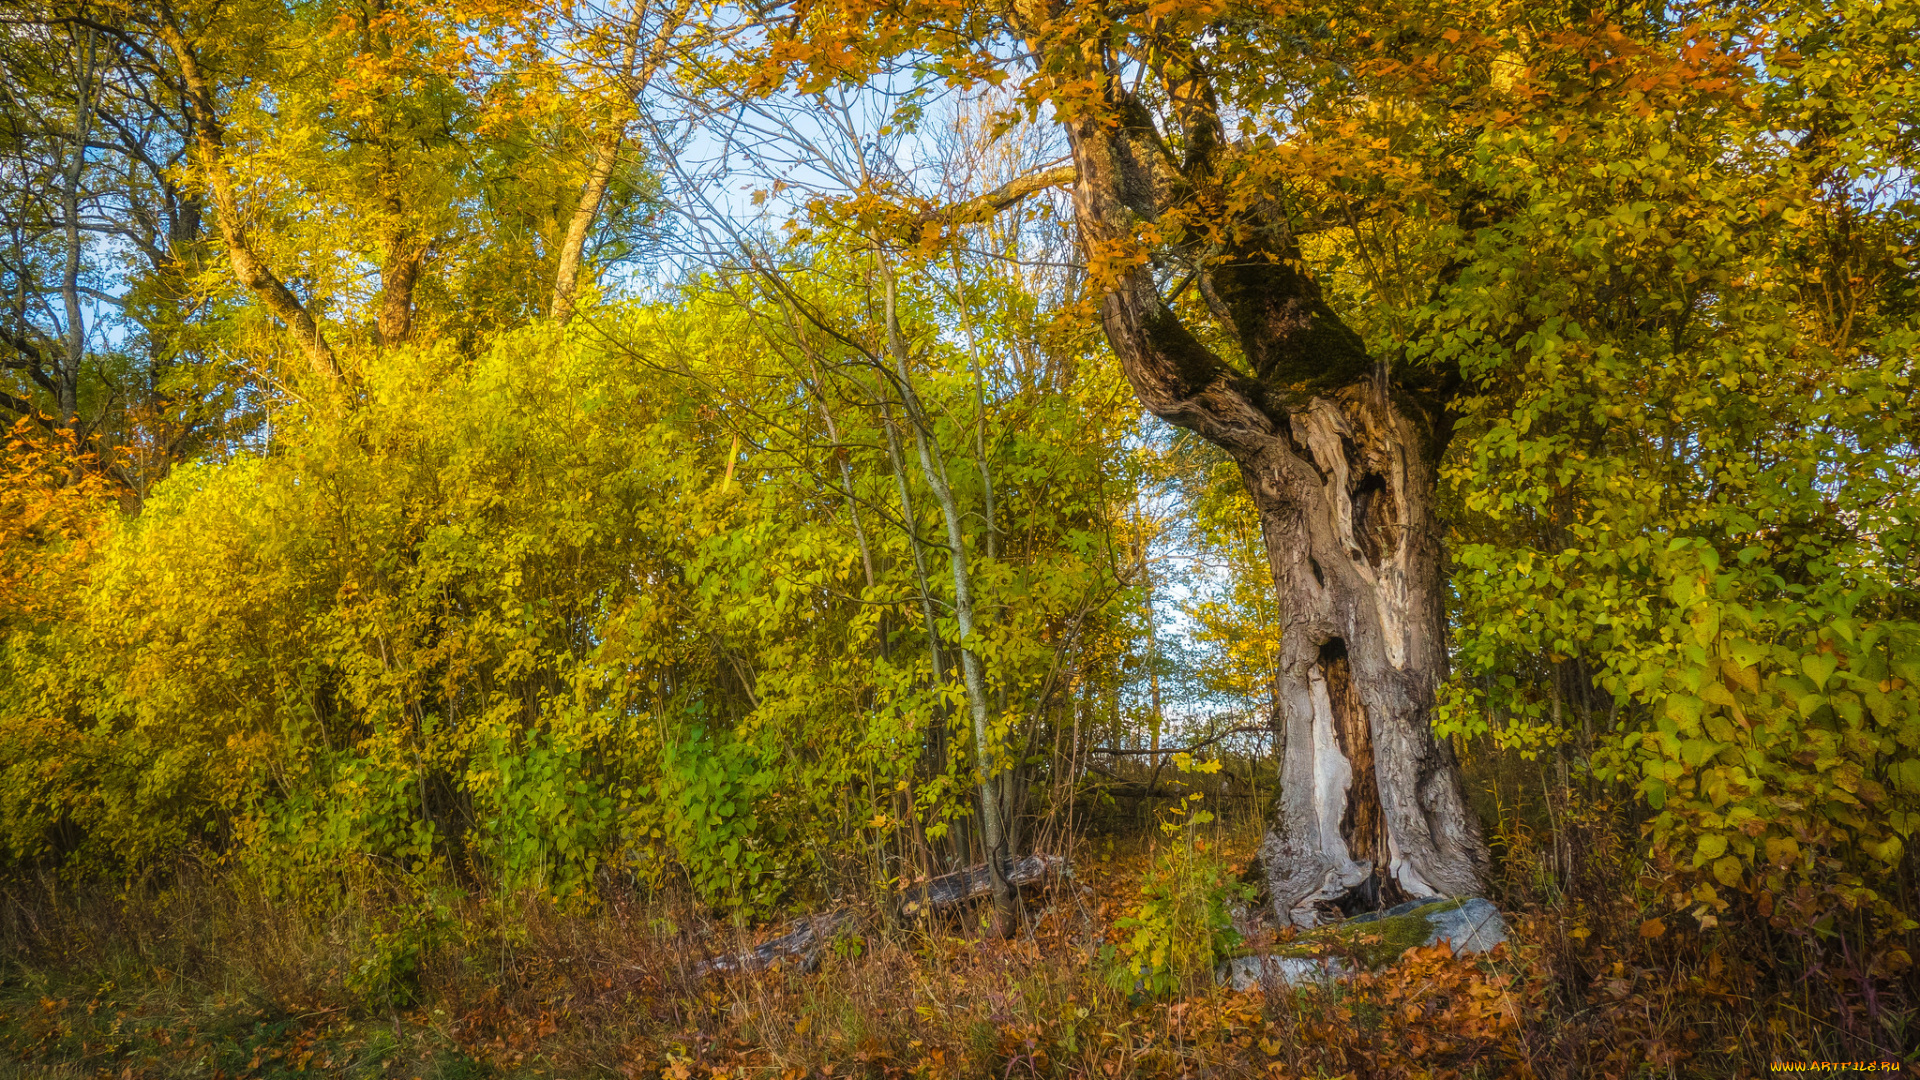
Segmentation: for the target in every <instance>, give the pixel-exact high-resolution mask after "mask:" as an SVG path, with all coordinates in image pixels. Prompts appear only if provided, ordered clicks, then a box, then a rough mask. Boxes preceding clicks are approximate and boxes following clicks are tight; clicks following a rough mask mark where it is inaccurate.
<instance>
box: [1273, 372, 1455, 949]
mask: <svg viewBox="0 0 1920 1080" xmlns="http://www.w3.org/2000/svg"><path fill="white" fill-rule="evenodd" d="M1276 427H1279V425H1276ZM1437 434H1438V433H1436V432H1435V431H1434V421H1433V420H1432V419H1430V418H1428V417H1424V416H1422V415H1420V413H1419V411H1418V409H1417V408H1416V407H1413V406H1411V405H1410V404H1408V403H1405V401H1404V399H1401V400H1396V395H1394V394H1392V393H1391V392H1389V393H1388V394H1386V395H1382V394H1381V393H1379V392H1378V391H1377V390H1376V384H1375V383H1374V381H1373V380H1372V379H1367V380H1364V381H1362V382H1359V383H1355V384H1352V385H1349V386H1347V387H1344V388H1341V389H1339V390H1336V391H1334V392H1332V393H1329V394H1327V395H1326V396H1314V397H1311V398H1309V399H1308V401H1307V402H1306V403H1304V405H1302V406H1299V407H1297V408H1295V409H1293V410H1292V411H1290V412H1289V413H1288V415H1287V416H1286V423H1285V426H1284V428H1280V429H1279V430H1276V431H1275V432H1274V434H1273V437H1272V439H1271V442H1270V443H1269V445H1267V446H1266V447H1265V448H1263V449H1260V450H1257V451H1255V452H1253V453H1245V452H1244V451H1243V452H1242V453H1240V454H1236V455H1235V457H1236V459H1237V460H1238V461H1239V464H1240V470H1241V475H1242V476H1243V477H1244V478H1245V480H1246V484H1247V490H1248V491H1249V492H1251V493H1252V495H1253V501H1254V505H1255V506H1257V507H1258V508H1259V511H1260V521H1261V527H1262V529H1263V530H1264V531H1265V534H1266V541H1267V552H1268V559H1269V561H1270V562H1271V564H1272V567H1273V580H1274V586H1275V588H1276V589H1278V590H1279V595H1280V603H1281V609H1282V613H1283V614H1282V617H1283V619H1284V620H1285V623H1284V627H1283V630H1282V634H1281V671H1280V677H1279V681H1280V687H1279V698H1280V716H1279V717H1278V719H1279V721H1280V722H1281V723H1282V724H1283V725H1284V726H1285V729H1286V730H1285V734H1286V758H1285V760H1284V762H1283V763H1282V766H1281V790H1280V805H1279V811H1278V813H1277V815H1276V818H1275V820H1274V824H1273V828H1272V831H1271V832H1269V833H1268V835H1267V839H1266V842H1265V843H1264V844H1263V845H1262V847H1261V858H1262V860H1263V861H1264V862H1265V864H1266V868H1267V881H1268V887H1269V890H1270V892H1271V893H1272V895H1273V898H1274V902H1275V904H1276V906H1277V907H1278V908H1279V910H1280V913H1281V915H1282V916H1284V917H1287V918H1290V919H1292V920H1293V921H1294V922H1296V923H1301V924H1305V925H1312V924H1314V923H1315V922H1318V921H1319V920H1320V919H1321V917H1322V916H1323V915H1324V914H1327V913H1328V912H1329V911H1330V910H1331V909H1333V908H1340V909H1342V910H1344V911H1345V912H1346V913H1353V912H1355V911H1358V910H1362V909H1371V908H1376V907H1382V906H1386V905H1389V904H1393V903H1397V902H1398V901H1400V900H1402V899H1407V898H1412V897H1417V896H1436V895H1452V896H1458V895H1466V894H1471V893H1475V892H1477V891H1478V890H1479V887H1480V882H1481V877H1482V874H1483V869H1484V860H1485V854H1484V850H1485V849H1484V846H1483V844H1482V842H1481V838H1480V834H1479V829H1478V826H1477V823H1476V821H1475V819H1474V817H1473V815H1472V813H1471V812H1470V810H1469V809H1468V807H1467V806H1466V802H1465V800H1464V798H1463V797H1462V794H1461V790H1460V781H1459V774H1458V770H1457V769H1456V767H1455V764H1454V761H1453V757H1452V754H1451V752H1450V751H1449V749H1448V748H1447V747H1446V746H1445V745H1444V744H1440V743H1437V742H1436V741H1435V740H1434V738H1433V735H1432V733H1431V730H1430V728H1429V716H1430V712H1431V709H1432V707H1433V701H1434V692H1435V690H1436V689H1437V688H1438V687H1439V685H1440V683H1441V681H1442V680H1444V679H1445V677H1446V650H1445V641H1444V638H1443V634H1444V625H1445V624H1444V619H1445V580H1444V578H1443V576H1442V568H1441V551H1440V542H1439V528H1438V523H1437V522H1436V521H1435V520H1434V513H1433V493H1434V457H1435V456H1436V453H1437V445H1438V443H1439V439H1438V438H1437V437H1436V436H1437Z"/></svg>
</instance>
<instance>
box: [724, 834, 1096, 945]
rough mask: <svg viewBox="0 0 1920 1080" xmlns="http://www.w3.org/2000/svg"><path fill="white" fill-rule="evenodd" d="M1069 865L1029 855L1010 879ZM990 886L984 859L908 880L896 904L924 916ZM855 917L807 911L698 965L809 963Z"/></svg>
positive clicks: (1031, 880)
mask: <svg viewBox="0 0 1920 1080" xmlns="http://www.w3.org/2000/svg"><path fill="white" fill-rule="evenodd" d="M1071 868H1072V866H1071V864H1070V863H1068V862H1067V860H1066V859H1064V858H1062V857H1061V856H1058V855H1029V856H1027V857H1026V858H1024V859H1021V860H1019V861H1017V862H1015V863H1014V864H1013V865H1012V866H1010V867H1008V868H1007V880H1008V881H1010V882H1012V883H1013V885H1014V886H1015V887H1016V888H1027V887H1029V886H1034V885H1039V884H1042V883H1044V882H1045V881H1047V880H1048V879H1049V878H1053V877H1058V876H1064V875H1065V874H1066V873H1067V872H1068V871H1069V870H1070V869H1071ZM992 892H993V877H992V875H991V874H989V873H988V872H987V867H986V864H984V863H982V864H981V865H979V866H969V867H967V868H966V869H964V870H955V871H954V872H953V873H951V874H942V875H940V876H939V877H937V878H932V879H930V880H928V881H924V882H919V883H916V884H913V885H909V886H908V887H907V889H906V890H905V892H904V893H903V896H902V900H901V902H900V904H899V908H898V910H899V912H900V915H901V917H902V918H916V919H917V918H925V917H927V916H930V915H933V914H935V913H937V912H941V911H947V910H951V909H953V908H956V907H959V906H960V905H962V904H966V903H969V902H971V901H974V900H978V899H981V898H983V897H985V896H988V895H989V894H991V893H992ZM855 922H856V920H855V917H854V909H853V908H851V907H841V908H835V909H833V910H831V911H825V912H821V913H819V914H817V915H807V916H803V917H802V918H800V919H798V920H795V925H794V926H793V928H792V929H790V930H788V931H787V932H786V933H784V934H781V935H780V936H779V937H776V938H774V939H773V940H771V941H768V942H767V943H765V944H763V945H758V946H755V947H754V948H751V949H743V950H741V951H740V952H736V953H728V954H727V955H725V956H716V957H713V958H712V959H710V960H705V961H702V962H701V963H700V964H699V966H697V967H696V968H694V971H695V973H696V974H700V975H711V974H719V975H730V974H734V973H736V972H741V971H760V970H763V969H765V968H768V967H771V966H773V964H774V963H775V962H777V961H780V960H784V959H788V958H798V959H799V960H800V962H801V964H802V965H803V966H805V967H808V968H811V967H812V966H813V965H814V964H816V963H818V962H819V959H820V953H821V952H822V951H823V950H824V949H825V948H826V947H827V945H828V944H830V943H831V942H832V941H833V939H834V938H835V937H837V936H839V934H840V932H841V931H842V930H843V929H847V928H850V927H852V926H853V925H854V924H855Z"/></svg>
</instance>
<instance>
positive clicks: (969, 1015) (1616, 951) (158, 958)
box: [0, 840, 1898, 1080]
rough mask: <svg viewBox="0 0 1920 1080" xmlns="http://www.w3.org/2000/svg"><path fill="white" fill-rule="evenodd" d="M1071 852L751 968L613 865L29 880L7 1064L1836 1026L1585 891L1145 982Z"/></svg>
mask: <svg viewBox="0 0 1920 1080" xmlns="http://www.w3.org/2000/svg"><path fill="white" fill-rule="evenodd" d="M1241 848H1242V850H1240V851H1238V852H1233V853H1230V854H1232V855H1237V856H1238V857H1239V858H1241V859H1244V858H1246V857H1247V856H1248V854H1249V852H1250V848H1251V844H1250V842H1247V843H1243V844H1242V845H1241ZM1074 855H1075V856H1076V859H1075V867H1076V869H1075V873H1074V875H1073V879H1072V880H1071V881H1068V882H1062V883H1060V884H1058V885H1057V886H1055V887H1054V888H1052V889H1050V890H1048V891H1046V892H1044V893H1041V894H1036V895H1035V896H1033V897H1032V898H1031V899H1030V901H1029V905H1030V906H1029V910H1028V915H1029V919H1028V922H1027V927H1026V930H1025V931H1023V932H1022V933H1021V934H1020V935H1018V936H1016V937H1015V938H1013V939H1011V940H1006V941H993V940H986V939H984V938H983V937H982V936H981V934H980V932H979V931H978V930H977V929H976V928H972V927H968V926H963V925H959V924H958V923H957V922H953V921H950V922H949V923H947V924H946V925H943V926H933V927H922V928H919V929H916V930H912V931H906V930H900V929H891V930H882V931H876V932H871V933H868V934H866V935H864V936H863V937H853V936H848V937H845V938H843V939H842V940H840V941H838V942H836V944H835V946H834V947H833V948H831V949H829V950H827V951H826V952H825V953H824V954H822V956H821V957H820V959H819V962H818V963H817V965H814V966H813V968H812V970H804V969H803V966H802V965H795V964H789V965H785V966H777V967H775V968H773V969H771V970H765V971H760V972H753V973H747V974H737V975H728V976H703V975H701V974H700V973H699V971H698V965H699V962H700V960H701V959H703V958H705V957H709V956H712V955H715V954H716V953H718V952H723V951H726V949H727V948H730V947H734V945H736V944H738V943H745V942H751V941H753V940H758V939H760V938H764V937H766V936H768V934H769V933H771V932H772V928H763V929H762V930H761V931H760V932H759V933H758V934H736V933H734V932H732V931H729V930H727V929H725V928H724V927H722V926H720V925H718V924H715V923H712V922H711V921H709V920H707V919H705V918H704V917H702V916H699V915H697V914H692V913H690V909H689V907H688V906H687V905H685V904H684V903H683V904H679V905H674V904H670V903H668V902H666V901H663V900H661V899H659V898H654V899H651V900H643V899H641V898H640V897H639V896H638V895H632V896H628V895H621V894H619V893H618V892H617V891H613V890H606V891H607V892H608V893H609V895H608V896H607V897H606V898H604V899H603V900H602V902H600V903H599V904H598V905H596V906H595V907H594V908H592V909H591V910H587V911H582V912H576V913H563V912H560V911H557V910H555V909H554V908H553V907H552V906H550V905H546V904H540V903H525V904H519V905H515V906H514V907H513V908H512V909H511V910H509V909H507V908H505V907H503V906H501V905H499V904H489V903H483V902H478V901H473V902H466V901H459V900H455V901H454V902H452V905H451V906H450V907H448V906H442V907H439V908H437V910H438V911H439V915H438V916H437V918H436V919H435V920H434V921H433V923H432V925H430V926H427V927H426V928H425V929H422V928H421V924H420V923H419V922H418V921H417V920H415V921H413V922H408V921H406V920H405V919H402V920H400V921H395V919H394V918H391V917H388V918H385V919H376V918H372V917H370V916H368V915H366V913H365V912H361V913H360V914H358V915H354V916H351V917H348V916H339V917H335V918H332V919H330V920H319V921H313V920H309V919H305V918H302V917H300V916H297V915H296V914H294V913H291V912H288V911H286V910H284V909H281V908H276V907H275V906H274V905H272V904H269V903H267V902H266V901H264V900H263V899H261V898H259V897H246V896H242V895H240V894H239V893H237V892H235V891H234V890H233V889H232V888H231V887H230V886H228V885H224V884H221V880H222V879H219V878H194V877H192V876H191V875H189V876H188V877H185V878H183V879H182V880H181V881H179V882H177V883H175V884H173V885H171V886H169V887H168V888H166V889H162V890H157V891H152V892H150V893H142V894H140V898H139V899H137V900H136V899H128V898H127V896H126V895H123V896H120V897H116V898H112V899H111V901H109V900H107V899H100V900H97V901H93V902H81V901H75V900H66V901H62V902H58V903H55V902H53V901H52V900H49V899H46V898H42V899H41V900H40V901H39V902H38V903H37V904H34V903H28V902H25V901H24V900H23V899H22V898H21V897H19V896H10V897H9V907H10V908H11V909H12V911H11V913H10V914H9V916H8V918H7V920H6V923H5V925H6V926H7V927H8V934H9V937H8V940H7V941H6V942H5V946H6V952H5V954H4V958H3V959H4V964H5V966H4V968H0V1078H4V1077H13V1076H18V1077H38V1078H58V1077H76V1078H77V1077H94V1076H99V1077H279V1076H292V1075H302V1076H315V1075H328V1076H354V1077H419V1078H422V1080H428V1078H436V1077H437V1078H454V1077H509V1076H529V1077H533V1076H553V1077H563V1076H564V1077H601V1076H606V1077H668V1078H675V1080H684V1078H689V1077H700V1078H709V1077H763V1078H781V1080H789V1078H792V1080H798V1078H801V1077H823V1078H824V1077H841V1076H848V1077H853V1076H860V1077H927V1078H935V1077H955V1078H961V1077H965V1078H972V1077H999V1078H1001V1080H1012V1078H1014V1077H1023V1076H1030V1077H1049V1076H1070V1077H1087V1078H1094V1077H1103V1078H1121V1077H1340V1076H1355V1077H1492V1076H1569V1077H1571V1076H1602V1075H1607V1076H1629V1075H1648V1076H1689V1075H1700V1076H1738V1075H1761V1074H1764V1072H1765V1071H1766V1069H1767V1062H1768V1061H1769V1060H1771V1055H1772V1053H1773V1052H1775V1048H1779V1047H1783V1046H1784V1047H1788V1048H1789V1049H1788V1051H1787V1055H1788V1058H1789V1059H1791V1057H1792V1053H1793V1052H1792V1050H1791V1047H1792V1046H1793V1045H1794V1040H1796V1039H1800V1038H1803V1037H1805V1036H1803V1035H1801V1034H1796V1032H1801V1031H1807V1032H1813V1033H1814V1034H1813V1036H1812V1037H1815V1038H1818V1037H1819V1030H1820V1029H1819V1028H1818V1027H1817V1025H1816V1026H1815V1027H1808V1026H1807V1025H1805V1024H1798V1025H1796V1023H1795V1022H1793V1021H1792V1014H1793V1010H1794V1008H1795V1007H1794V1006H1793V1005H1792V1003H1791V1002H1784V1001H1783V1000H1769V1001H1767V1002H1764V1003H1763V1002H1762V1001H1760V1000H1759V999H1758V998H1756V997H1754V996H1753V994H1752V993H1751V992H1747V991H1743V989H1742V986H1741V980H1740V979H1739V978H1737V977H1735V976H1734V975H1733V974H1731V972H1730V969H1729V967H1728V965H1727V964H1726V963H1724V962H1723V961H1719V960H1714V959H1713V956H1715V955H1719V954H1718V953H1714V952H1711V951H1705V952H1703V951H1702V949H1701V945H1700V943H1699V942H1698V941H1692V940H1688V939H1687V936H1686V935H1685V934H1682V933H1679V932H1675V933H1673V934H1662V935H1660V938H1661V940H1655V939H1653V938H1650V937H1648V936H1647V935H1646V934H1645V933H1644V932H1643V928H1644V927H1645V925H1646V924H1645V923H1644V922H1643V921H1641V920H1640V919H1639V917H1638V913H1637V912H1631V911H1625V910H1621V911H1616V912H1612V913H1608V912H1602V911H1595V910H1592V909H1588V908H1585V907H1582V906H1580V905H1578V904H1574V903H1572V902H1568V901H1564V900H1563V901H1562V902H1561V903H1560V904H1559V905H1558V906H1557V907H1545V906H1538V905H1536V906H1534V907H1533V908H1532V909H1530V910H1529V909H1521V910H1514V909H1512V908H1510V909H1509V910H1510V922H1511V924H1512V929H1513V940H1512V941H1511V942H1510V943H1509V944H1507V945H1503V946H1501V947H1500V948H1499V949H1497V950H1496V951H1495V952H1493V953H1491V954H1488V955H1485V956H1479V957H1472V958H1455V957H1453V956H1452V955H1451V952H1450V950H1449V949H1448V948H1447V947H1446V946H1445V945H1440V946H1436V947H1434V948H1431V949H1415V950H1412V951H1411V952H1409V953H1407V954H1406V955H1405V956H1404V957H1403V958H1402V959H1401V960H1400V961H1399V962H1398V963H1396V964H1392V965H1389V966H1386V967H1384V968H1382V969H1379V970H1377V971H1372V972H1366V973H1363V974H1361V975H1360V976H1358V977H1357V978H1353V979H1350V980H1347V981H1344V982H1342V983H1339V984H1337V985H1332V986H1326V987H1308V988H1301V989H1284V988H1274V987H1269V988H1267V989H1264V990H1254V991H1250V992H1235V991H1233V990H1231V989H1228V988H1225V987H1221V986H1217V985H1215V984H1214V983H1213V981H1212V980H1211V979H1207V978H1204V977H1200V978H1195V979H1193V980H1191V982H1190V983H1189V985H1188V986H1187V987H1186V989H1185V991H1184V992H1183V993H1180V994H1176V995H1168V996H1163V997H1149V996H1144V995H1141V994H1138V993H1128V992H1123V991H1122V990H1118V989H1116V988H1115V986H1114V982H1115V980H1113V979H1112V978H1111V977H1110V973H1111V970H1112V969H1111V967H1110V966H1109V965H1107V964H1105V963H1103V962H1102V960H1101V958H1100V949H1101V946H1102V945H1103V944H1104V943H1107V942H1110V941H1113V940H1117V939H1118V937H1119V934H1118V932H1116V931H1115V930H1114V928H1113V921H1114V919H1115V918H1116V917H1118V916H1120V915H1121V914H1123V913H1124V912H1125V911H1127V910H1128V909H1129V906H1130V904H1131V903H1132V901H1133V899H1134V897H1135V896H1136V895H1137V883H1138V881H1139V878H1140V875H1141V873H1142V871H1143V869H1144V867H1145V862H1146V854H1145V852H1144V845H1142V844H1141V843H1139V842H1137V841H1127V840H1123V841H1121V842H1120V843H1119V844H1117V845H1116V844H1114V843H1112V842H1111V841H1108V842H1105V843H1101V842H1086V841H1083V842H1082V843H1080V844H1079V845H1078V849H1077V850H1076V851H1075V852H1074ZM129 895H130V894H129ZM1749 981H1750V980H1749ZM375 1002H380V1003H379V1004H375ZM1802 1012H1804V1010H1802ZM1831 1027H1832V1025H1831V1024H1830V1023H1827V1024H1826V1028H1827V1029H1829V1030H1828V1035H1831V1030H1830V1029H1831ZM1896 1037H1898V1036H1896ZM1836 1045H1837V1044H1835V1043H1833V1042H1832V1041H1831V1040H1830V1039H1829V1040H1828V1041H1824V1042H1820V1043H1819V1044H1818V1045H1809V1046H1807V1047H1806V1049H1809V1050H1814V1051H1819V1050H1823V1049H1824V1050H1826V1051H1829V1052H1830V1051H1831V1050H1832V1049H1833V1048H1834V1047H1835V1046H1836Z"/></svg>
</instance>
